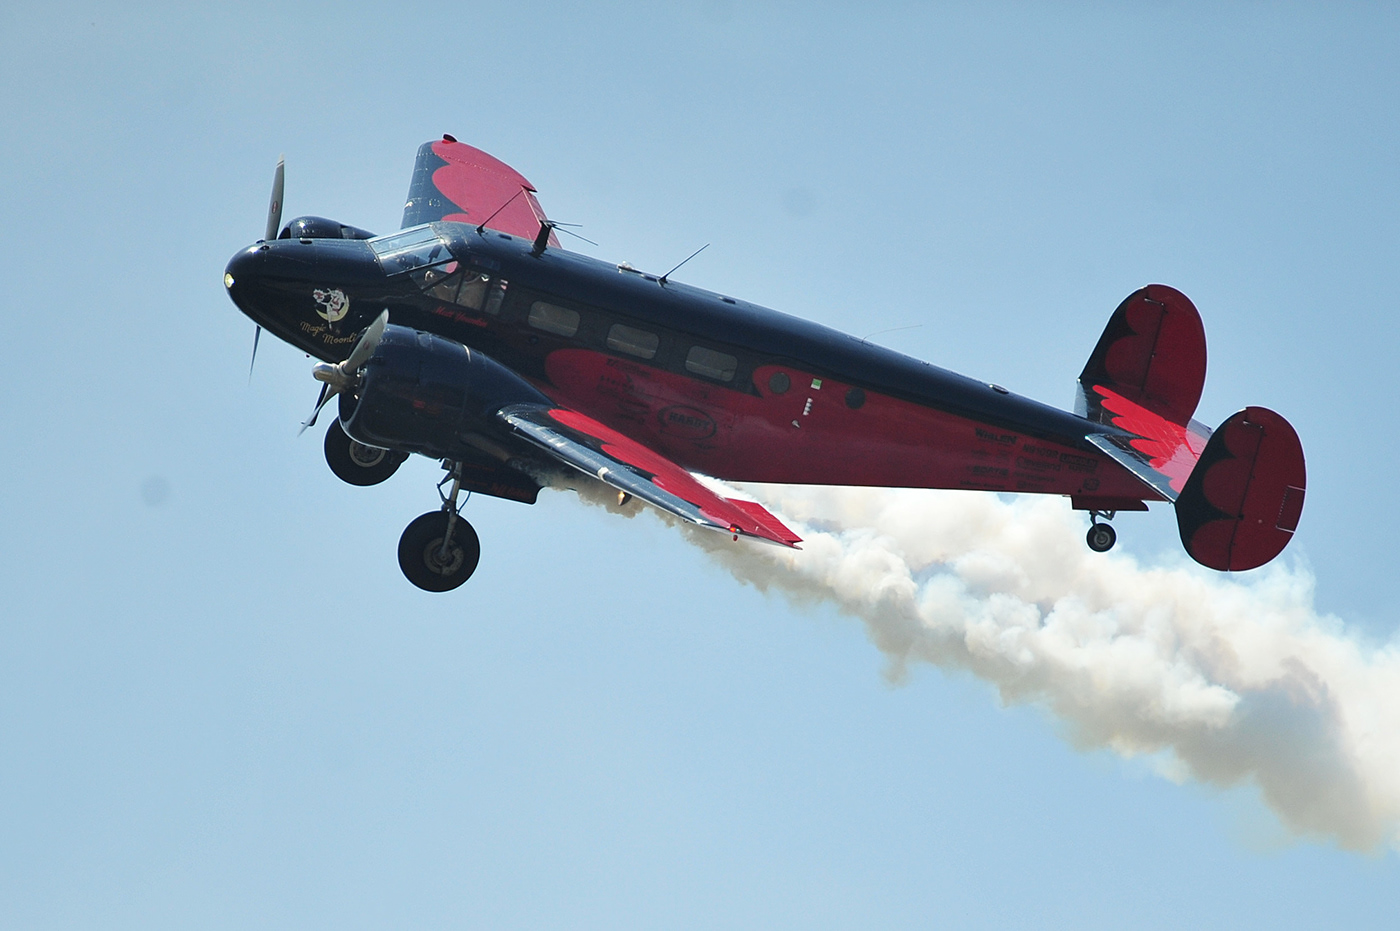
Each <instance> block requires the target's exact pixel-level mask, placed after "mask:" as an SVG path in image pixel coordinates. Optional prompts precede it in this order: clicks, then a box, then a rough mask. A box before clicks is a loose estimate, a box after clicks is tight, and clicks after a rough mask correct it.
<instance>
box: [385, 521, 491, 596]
mask: <svg viewBox="0 0 1400 931" xmlns="http://www.w3.org/2000/svg"><path fill="white" fill-rule="evenodd" d="M446 533H447V512H446V511H429V512H428V513H427V514H423V515H421V516H419V517H416V518H414V520H413V523H411V524H409V525H408V526H407V527H405V528H404V531H403V536H401V537H399V568H400V569H402V570H403V574H404V577H405V578H407V579H408V580H409V581H410V582H412V583H413V584H414V585H417V586H418V587H419V588H421V589H423V591H425V592H450V591H452V589H454V588H456V587H457V586H458V585H461V584H462V583H463V582H465V581H466V580H467V579H469V578H471V577H472V573H473V572H475V571H476V564H477V563H478V562H479V561H480V560H481V540H480V539H478V538H477V535H476V530H475V529H474V528H473V527H472V525H471V524H469V523H467V522H466V521H465V520H463V519H462V518H461V517H458V518H457V524H456V526H455V527H453V529H452V540H451V541H450V542H449V543H448V545H447V557H446V559H443V558H441V557H440V556H439V553H440V551H441V550H442V538H443V536H444V535H445V534H446Z"/></svg>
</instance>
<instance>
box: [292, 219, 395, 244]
mask: <svg viewBox="0 0 1400 931" xmlns="http://www.w3.org/2000/svg"><path fill="white" fill-rule="evenodd" d="M277 238H278V239H373V238H374V234H373V233H371V232H370V231H369V230H362V229H360V228H359V227H355V226H347V225H345V224H344V223H340V222H338V221H336V220H328V219H326V218H325V217H297V218H296V219H295V220H293V221H292V222H290V223H288V224H287V225H286V226H284V227H282V232H281V234H280V235H279V236H278V237H277Z"/></svg>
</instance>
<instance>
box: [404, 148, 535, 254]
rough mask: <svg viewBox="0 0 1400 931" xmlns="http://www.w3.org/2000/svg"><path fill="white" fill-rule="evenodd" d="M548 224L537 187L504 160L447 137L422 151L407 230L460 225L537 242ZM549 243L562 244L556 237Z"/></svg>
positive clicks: (406, 208)
mask: <svg viewBox="0 0 1400 931" xmlns="http://www.w3.org/2000/svg"><path fill="white" fill-rule="evenodd" d="M544 219H545V214H544V210H543V209H542V208H541V207H540V204H539V201H538V200H536V199H535V187H534V185H532V184H531V183H530V182H529V181H527V180H526V179H525V176H524V175H522V174H521V173H520V172H518V171H516V170H515V169H514V168H512V167H510V166H509V165H507V164H506V163H505V162H503V161H501V160H500V159H498V158H495V157H493V156H491V155H488V154H486V153H485V152H483V151H481V150H480V149H478V148H474V147H473V146H469V145H467V144H466V143H464V142H457V141H455V140H452V139H447V138H444V139H441V140H439V141H437V142H428V143H424V144H423V146H422V147H420V148H419V150H418V161H417V163H416V164H415V166H414V169H413V181H412V182H411V183H410V185H409V191H408V202H407V204H405V205H404V215H403V225H404V226H406V227H408V226H417V225H418V224H420V223H431V222H433V221H435V220H448V221H459V222H462V223H470V224H472V225H473V226H481V225H483V224H484V225H485V226H487V227H488V228H489V229H493V230H499V231H501V232H503V233H510V234H511V235H512V236H523V237H525V238H526V239H533V238H535V235H536V234H537V233H539V231H540V223H541V222H542V221H543V220H544ZM549 244H550V245H551V246H557V245H559V240H558V239H556V238H555V237H554V235H553V234H552V233H551V234H550V238H549Z"/></svg>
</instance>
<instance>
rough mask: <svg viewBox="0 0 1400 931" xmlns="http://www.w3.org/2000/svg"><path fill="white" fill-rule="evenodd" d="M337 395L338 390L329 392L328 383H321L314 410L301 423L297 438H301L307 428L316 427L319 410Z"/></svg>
mask: <svg viewBox="0 0 1400 931" xmlns="http://www.w3.org/2000/svg"><path fill="white" fill-rule="evenodd" d="M339 393H340V389H339V388H337V389H335V390H334V391H332V390H331V386H330V383H329V382H322V383H321V394H320V395H319V396H318V397H317V398H316V408H315V410H313V411H312V412H311V416H310V417H308V418H307V419H305V420H303V421H302V422H301V429H300V430H298V431H297V436H301V435H302V434H303V433H305V432H306V428H307V427H314V426H316V418H317V417H319V416H320V414H321V408H323V407H325V406H326V402H327V401H329V400H330V399H331V398H333V397H335V396H336V395H337V394H339Z"/></svg>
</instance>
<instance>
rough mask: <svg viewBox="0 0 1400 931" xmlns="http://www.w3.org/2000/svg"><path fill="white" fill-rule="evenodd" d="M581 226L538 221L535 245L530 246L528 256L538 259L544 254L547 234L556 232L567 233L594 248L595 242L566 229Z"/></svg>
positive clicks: (579, 224) (556, 221) (578, 224)
mask: <svg viewBox="0 0 1400 931" xmlns="http://www.w3.org/2000/svg"><path fill="white" fill-rule="evenodd" d="M582 225H583V224H581V223H560V222H559V221H558V220H541V221H540V231H539V232H538V233H536V234H535V243H534V245H532V246H531V247H530V254H531V255H533V256H535V257H536V258H538V257H539V256H541V255H543V254H544V250H545V249H546V248H547V247H548V246H549V234H550V233H556V232H558V233H568V234H569V235H570V236H572V237H574V238H575V239H582V240H583V241H584V242H586V243H588V244H589V245H590V246H596V245H598V244H597V243H596V242H594V241H593V240H591V239H589V238H588V237H587V236H580V235H579V234H578V233H575V232H574V231H573V230H571V229H568V227H570V226H582Z"/></svg>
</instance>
